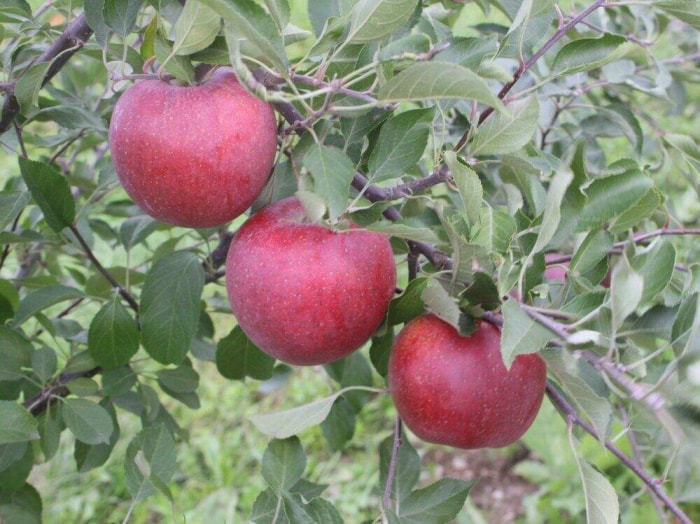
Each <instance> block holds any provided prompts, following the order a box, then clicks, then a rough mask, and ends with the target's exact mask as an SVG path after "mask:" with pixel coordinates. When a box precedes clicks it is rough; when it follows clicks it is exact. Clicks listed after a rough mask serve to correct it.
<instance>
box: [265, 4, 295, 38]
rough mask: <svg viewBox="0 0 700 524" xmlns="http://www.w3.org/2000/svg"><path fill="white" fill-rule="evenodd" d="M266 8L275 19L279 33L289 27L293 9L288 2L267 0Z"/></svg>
mask: <svg viewBox="0 0 700 524" xmlns="http://www.w3.org/2000/svg"><path fill="white" fill-rule="evenodd" d="M265 7H267V11H268V13H270V16H272V18H274V19H275V23H276V24H277V29H278V30H279V31H282V30H283V29H284V28H285V27H287V24H289V17H290V15H291V9H290V7H289V2H287V0H265Z"/></svg>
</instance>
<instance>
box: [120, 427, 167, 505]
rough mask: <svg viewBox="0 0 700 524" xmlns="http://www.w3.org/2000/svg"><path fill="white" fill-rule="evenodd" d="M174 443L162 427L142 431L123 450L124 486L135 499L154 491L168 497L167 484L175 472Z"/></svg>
mask: <svg viewBox="0 0 700 524" xmlns="http://www.w3.org/2000/svg"><path fill="white" fill-rule="evenodd" d="M175 455H176V450H175V441H174V440H173V437H172V435H171V434H170V432H169V431H168V430H167V429H166V428H165V426H156V427H150V428H144V429H142V430H141V431H140V432H139V434H138V435H137V436H136V437H134V438H133V440H132V441H131V442H130V443H129V446H128V447H127V449H126V455H125V457H124V468H125V470H126V485H127V487H128V488H129V492H130V493H131V496H132V497H133V498H134V500H136V501H139V500H143V499H145V498H146V497H148V496H150V495H152V494H153V493H155V492H156V491H161V492H164V491H165V492H166V495H167V494H169V492H168V490H167V487H166V483H167V482H168V481H169V480H170V478H171V477H172V476H173V473H175Z"/></svg>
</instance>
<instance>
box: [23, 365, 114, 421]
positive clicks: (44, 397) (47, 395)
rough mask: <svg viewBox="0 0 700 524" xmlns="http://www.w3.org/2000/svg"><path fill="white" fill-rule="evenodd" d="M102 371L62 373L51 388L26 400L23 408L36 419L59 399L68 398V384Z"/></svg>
mask: <svg viewBox="0 0 700 524" xmlns="http://www.w3.org/2000/svg"><path fill="white" fill-rule="evenodd" d="M101 371H102V368H100V367H96V368H92V369H88V370H85V371H78V372H76V373H61V375H60V376H59V377H58V378H57V379H56V380H54V381H53V382H52V383H51V384H50V385H49V386H47V387H45V388H44V389H42V390H41V391H40V392H39V393H37V394H36V395H34V396H33V397H31V398H29V399H27V400H25V401H24V402H23V403H22V406H23V407H24V408H25V409H27V410H29V412H30V413H31V414H32V415H34V416H35V417H36V416H38V415H40V414H41V413H43V412H44V411H45V410H46V408H47V407H49V405H50V404H51V403H52V402H55V401H56V399H57V398H59V397H65V396H68V394H69V393H70V391H69V390H68V383H70V382H72V381H73V380H76V379H79V378H90V377H94V376H95V375H97V374H98V373H100V372H101Z"/></svg>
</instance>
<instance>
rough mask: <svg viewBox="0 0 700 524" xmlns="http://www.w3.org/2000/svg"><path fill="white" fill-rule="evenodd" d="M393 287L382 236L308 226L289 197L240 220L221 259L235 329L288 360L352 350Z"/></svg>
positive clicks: (323, 359)
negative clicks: (234, 320) (236, 324)
mask: <svg viewBox="0 0 700 524" xmlns="http://www.w3.org/2000/svg"><path fill="white" fill-rule="evenodd" d="M395 286H396V267H395V263H394V255H393V252H392V250H391V245H390V243H389V240H388V238H387V237H386V236H384V235H382V234H380V233H375V232H370V231H363V230H360V229H357V228H354V227H351V228H350V229H348V230H344V231H334V230H331V229H328V228H326V227H324V226H322V225H318V224H313V223H310V222H309V221H308V219H307V217H306V212H305V210H304V208H303V207H302V205H301V203H300V202H299V200H297V199H296V198H295V197H291V198H286V199H284V200H280V201H278V202H275V203H274V204H271V205H269V206H267V207H265V208H263V209H262V210H260V211H259V212H257V213H256V214H255V215H253V216H252V217H251V218H250V219H249V220H248V221H247V222H246V223H245V224H243V226H242V227H241V228H240V229H239V230H238V232H237V233H236V236H235V237H234V239H233V242H232V243H231V247H230V249H229V252H228V258H227V261H226V288H227V290H228V296H229V300H230V302H231V309H232V310H233V314H234V315H235V316H236V319H238V324H239V325H240V327H241V329H243V331H244V332H245V333H246V335H248V337H249V338H250V339H251V340H252V341H253V342H254V343H255V344H256V345H257V346H258V347H259V348H260V349H262V350H263V351H265V352H266V353H268V354H270V355H272V356H273V357H275V358H277V359H279V360H282V361H283V362H287V363H289V364H296V365H315V364H325V363H327V362H331V361H333V360H337V359H339V358H342V357H344V356H347V355H349V354H350V353H352V352H353V351H354V350H356V349H357V348H359V347H360V346H361V345H362V344H364V343H365V342H366V341H367V340H368V339H369V338H370V337H371V336H372V333H374V331H375V330H376V329H377V327H379V325H380V324H381V322H382V319H383V318H384V315H385V313H386V311H387V307H388V305H389V301H390V300H391V298H392V296H393V294H394V289H395Z"/></svg>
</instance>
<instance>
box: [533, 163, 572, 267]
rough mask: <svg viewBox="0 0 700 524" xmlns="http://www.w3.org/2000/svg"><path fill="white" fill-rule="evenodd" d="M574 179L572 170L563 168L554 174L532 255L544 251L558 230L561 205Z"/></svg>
mask: <svg viewBox="0 0 700 524" xmlns="http://www.w3.org/2000/svg"><path fill="white" fill-rule="evenodd" d="M573 179H574V174H573V173H572V172H571V171H570V170H568V169H562V170H560V171H558V172H557V173H556V174H555V175H554V178H553V179H552V181H551V183H550V184H549V189H548V190H547V199H546V200H545V205H544V212H543V214H542V224H541V225H540V232H539V234H538V235H537V241H536V242H535V247H533V248H532V251H531V255H532V254H535V253H539V252H540V251H542V250H543V249H544V248H545V247H546V246H547V244H549V241H550V240H552V238H553V237H554V234H555V233H556V232H557V228H558V227H559V220H560V219H561V209H560V207H561V205H562V202H563V201H564V195H565V194H566V190H567V188H568V187H569V185H570V184H571V182H572V181H573Z"/></svg>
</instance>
